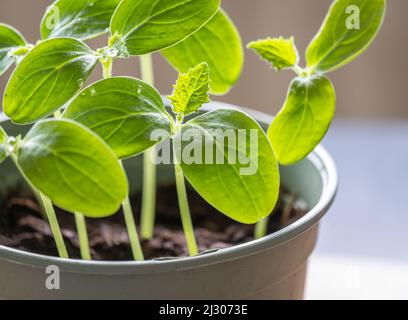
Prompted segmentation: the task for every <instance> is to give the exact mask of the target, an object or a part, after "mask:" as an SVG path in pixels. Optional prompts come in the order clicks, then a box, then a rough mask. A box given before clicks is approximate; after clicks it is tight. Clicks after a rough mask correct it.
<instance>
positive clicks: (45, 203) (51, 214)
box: [11, 153, 69, 259]
mask: <svg viewBox="0 0 408 320" xmlns="http://www.w3.org/2000/svg"><path fill="white" fill-rule="evenodd" d="M11 159H12V160H13V162H14V164H15V165H16V167H17V169H18V171H19V172H20V173H21V175H22V176H23V177H24V179H25V180H26V181H27V183H28V185H29V186H30V187H31V189H32V190H33V191H34V194H35V195H36V197H37V199H38V200H39V202H40V204H41V207H42V208H43V210H44V211H45V214H46V218H47V220H48V223H49V224H50V227H51V232H52V234H53V237H54V241H55V244H56V246H57V250H58V254H59V256H60V257H61V258H67V259H68V258H69V256H68V251H67V248H66V247H65V242H64V237H63V236H62V233H61V229H60V227H59V225H58V220H57V216H56V214H55V211H54V207H53V205H52V202H51V200H50V199H48V198H47V197H46V196H45V195H44V194H42V193H41V192H40V191H39V190H37V189H36V188H35V187H34V185H33V184H32V183H31V182H30V180H28V179H27V177H26V176H25V174H24V172H23V170H21V167H20V165H19V164H18V160H17V155H16V154H15V153H13V154H11Z"/></svg>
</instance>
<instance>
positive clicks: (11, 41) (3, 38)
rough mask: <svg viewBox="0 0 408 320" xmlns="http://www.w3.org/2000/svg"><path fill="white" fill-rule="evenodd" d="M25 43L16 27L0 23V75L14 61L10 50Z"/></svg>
mask: <svg viewBox="0 0 408 320" xmlns="http://www.w3.org/2000/svg"><path fill="white" fill-rule="evenodd" d="M25 45H26V41H25V39H24V37H23V36H22V35H21V34H20V33H19V32H18V31H17V30H16V29H14V28H13V27H11V26H8V25H6V24H3V23H0V76H1V75H2V74H3V73H4V72H5V71H6V70H7V69H8V68H9V67H10V66H11V65H12V64H13V63H14V61H15V60H14V58H13V56H11V55H10V52H12V51H13V50H15V49H17V48H18V47H21V46H25Z"/></svg>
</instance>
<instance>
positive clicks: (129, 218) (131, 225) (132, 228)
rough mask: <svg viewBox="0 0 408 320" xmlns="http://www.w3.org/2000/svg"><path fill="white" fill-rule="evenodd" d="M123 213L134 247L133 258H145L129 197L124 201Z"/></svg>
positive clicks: (131, 243)
mask: <svg viewBox="0 0 408 320" xmlns="http://www.w3.org/2000/svg"><path fill="white" fill-rule="evenodd" d="M122 208H123V213H124V215H125V222H126V228H127V230H128V234H129V239H130V246H131V248H132V253H133V258H134V259H135V260H140V261H142V260H144V256H143V251H142V247H141V245H140V241H139V236H138V235H137V230H136V223H135V219H134V217H133V211H132V206H131V204H130V201H129V197H127V198H126V199H125V201H123V203H122Z"/></svg>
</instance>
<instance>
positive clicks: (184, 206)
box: [174, 164, 198, 256]
mask: <svg viewBox="0 0 408 320" xmlns="http://www.w3.org/2000/svg"><path fill="white" fill-rule="evenodd" d="M174 167H175V172H176V186H177V195H178V200H179V207H180V215H181V222H182V224H183V229H184V235H185V237H186V242H187V247H188V252H189V253H190V256H195V255H197V254H198V248H197V242H196V239H195V235H194V227H193V222H192V221H191V214H190V207H189V205H188V199H187V191H186V184H185V180H184V174H183V169H182V168H181V167H180V165H178V164H175V165H174Z"/></svg>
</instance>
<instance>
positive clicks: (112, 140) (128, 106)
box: [63, 77, 171, 159]
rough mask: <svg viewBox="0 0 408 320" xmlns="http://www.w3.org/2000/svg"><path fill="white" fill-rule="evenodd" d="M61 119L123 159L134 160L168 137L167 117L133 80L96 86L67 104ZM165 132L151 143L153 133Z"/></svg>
mask: <svg viewBox="0 0 408 320" xmlns="http://www.w3.org/2000/svg"><path fill="white" fill-rule="evenodd" d="M63 117H65V118H69V119H73V120H75V121H77V122H80V123H81V124H83V125H85V126H86V127H88V128H90V129H91V130H92V131H94V132H95V133H97V134H98V135H99V136H100V137H101V138H102V139H104V140H105V141H106V142H107V143H108V145H109V146H110V147H111V148H112V149H113V151H114V152H115V153H116V155H117V156H118V157H119V158H121V159H123V158H128V157H131V156H135V155H137V154H139V153H141V152H143V151H145V150H146V149H148V148H150V147H152V146H153V145H156V144H158V143H159V142H161V141H162V140H164V139H165V138H167V137H169V136H170V132H171V123H170V121H171V120H170V116H169V115H168V113H167V112H166V110H165V108H164V104H163V100H162V97H161V96H160V94H159V93H158V92H157V90H156V89H154V88H153V87H151V86H149V85H148V84H147V83H145V82H143V81H140V80H138V79H134V78H128V77H117V78H109V79H105V80H102V81H99V82H96V83H94V84H92V85H91V86H89V87H88V88H86V89H84V90H83V91H82V92H81V93H80V94H78V95H77V97H75V98H74V99H73V101H71V102H70V104H69V105H68V107H67V108H66V110H65V112H64V114H63ZM159 129H160V130H163V133H164V132H167V133H168V134H167V136H162V137H161V139H160V140H158V141H155V140H153V139H152V137H151V135H152V133H153V132H154V131H155V130H159Z"/></svg>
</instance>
